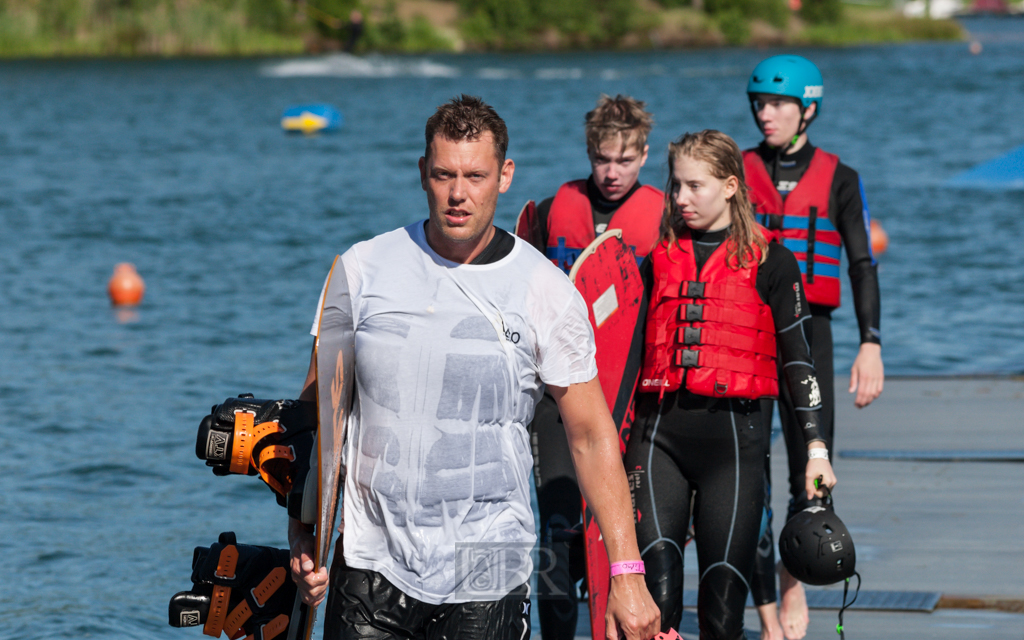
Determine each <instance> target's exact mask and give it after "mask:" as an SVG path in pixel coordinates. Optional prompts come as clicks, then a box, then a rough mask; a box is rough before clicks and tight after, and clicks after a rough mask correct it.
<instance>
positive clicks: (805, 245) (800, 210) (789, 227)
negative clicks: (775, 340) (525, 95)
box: [743, 149, 843, 308]
mask: <svg viewBox="0 0 1024 640" xmlns="http://www.w3.org/2000/svg"><path fill="white" fill-rule="evenodd" d="M838 164H839V157H838V156H835V155H833V154H831V153H827V152H825V151H822V150H821V149H815V150H814V155H813V156H812V157H811V163H810V165H808V167H807V171H806V172H805V173H804V175H803V177H802V178H800V181H799V182H798V183H797V185H796V188H795V189H793V190H792V191H790V192H789V195H787V196H786V199H785V200H783V199H782V195H780V194H779V192H778V190H777V189H776V188H775V185H774V184H772V179H771V177H770V176H769V175H768V171H767V169H765V166H764V161H763V160H761V156H759V155H758V154H757V152H756V151H754V150H753V149H748V150H747V151H744V152H743V168H744V169H745V170H746V173H747V186H748V187H749V188H750V201H751V202H752V203H753V204H754V208H755V210H756V218H757V221H758V222H759V223H761V224H762V225H764V226H765V227H767V228H768V233H769V234H770V236H769V237H770V238H772V239H774V240H777V241H778V242H780V243H782V245H783V246H784V247H786V248H787V249H789V250H790V251H792V252H793V254H794V255H796V260H797V263H799V265H800V273H801V275H802V276H803V281H804V291H805V292H806V294H807V301H808V302H810V303H811V304H820V305H823V306H826V307H833V308H835V307H838V306H839V254H840V252H841V250H842V246H843V243H842V237H841V236H840V235H839V232H838V231H837V230H836V228H835V227H834V226H833V225H832V222H831V221H830V220H829V219H828V201H829V194H830V193H831V192H832V179H833V177H834V176H835V173H836V166H837V165H838Z"/></svg>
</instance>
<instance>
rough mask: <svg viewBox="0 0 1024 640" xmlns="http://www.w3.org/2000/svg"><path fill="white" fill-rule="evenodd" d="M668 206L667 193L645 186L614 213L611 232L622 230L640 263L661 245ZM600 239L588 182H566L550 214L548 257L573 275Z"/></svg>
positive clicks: (610, 226)
mask: <svg viewBox="0 0 1024 640" xmlns="http://www.w3.org/2000/svg"><path fill="white" fill-rule="evenodd" d="M664 207H665V194H664V193H662V192H661V191H660V190H659V189H655V188H654V187H649V186H647V185H643V186H641V187H640V188H639V189H637V190H636V191H635V192H634V193H633V195H631V196H629V199H628V200H626V201H625V202H623V203H622V204H621V205H620V206H619V208H618V209H617V210H616V211H615V213H614V214H612V219H611V221H610V222H609V223H608V229H622V241H623V242H625V243H626V246H628V247H629V248H630V249H632V250H633V253H634V254H635V255H636V259H637V262H638V263H639V262H642V261H643V259H644V257H645V256H646V255H647V254H648V253H650V252H651V249H653V248H654V245H655V244H656V243H657V242H658V235H659V227H660V226H661V212H662V210H663V209H664ZM596 237H597V234H596V233H595V232H594V214H593V211H592V210H591V208H590V198H589V197H588V196H587V181H586V180H575V181H573V182H566V183H565V184H563V185H562V186H561V188H559V189H558V193H556V194H555V199H554V201H553V202H552V203H551V209H550V212H549V213H548V246H547V251H546V252H545V255H547V257H548V259H550V260H551V262H553V263H554V264H555V266H556V267H558V268H559V269H561V270H562V271H565V272H566V273H569V270H570V269H572V265H573V263H574V262H576V258H578V257H579V255H580V254H581V253H583V250H584V249H586V248H587V246H588V245H589V244H590V243H591V242H593V241H594V239H595V238H596Z"/></svg>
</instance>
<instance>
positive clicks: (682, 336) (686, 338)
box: [676, 327, 701, 344]
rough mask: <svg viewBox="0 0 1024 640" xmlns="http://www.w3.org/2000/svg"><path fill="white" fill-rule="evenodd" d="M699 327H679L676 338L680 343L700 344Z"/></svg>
mask: <svg viewBox="0 0 1024 640" xmlns="http://www.w3.org/2000/svg"><path fill="white" fill-rule="evenodd" d="M700 332H701V329H700V327H680V328H679V334H678V336H677V338H676V339H677V340H678V341H679V343H680V344H701V342H700Z"/></svg>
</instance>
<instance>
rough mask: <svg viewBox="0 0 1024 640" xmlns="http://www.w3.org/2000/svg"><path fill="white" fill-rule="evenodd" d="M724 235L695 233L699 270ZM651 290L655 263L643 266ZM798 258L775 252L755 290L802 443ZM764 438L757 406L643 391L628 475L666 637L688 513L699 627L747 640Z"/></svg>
mask: <svg viewBox="0 0 1024 640" xmlns="http://www.w3.org/2000/svg"><path fill="white" fill-rule="evenodd" d="M727 235H728V230H727V229H726V230H722V231H716V232H712V233H699V232H694V233H693V246H694V250H695V253H696V256H695V257H696V259H697V267H698V269H700V268H701V267H703V265H704V263H705V261H706V260H707V258H708V256H709V255H710V254H711V253H712V251H714V249H715V248H717V247H718V246H719V245H720V244H721V243H722V241H723V240H725V238H726V237H727ZM641 272H642V274H643V276H644V283H645V289H646V290H647V292H648V295H649V292H650V291H651V290H652V288H653V283H654V273H653V266H652V262H651V261H650V260H649V259H648V260H645V261H644V263H643V265H642V266H641ZM799 282H800V270H799V267H798V266H797V262H796V258H794V257H793V254H792V253H791V252H790V251H789V250H788V249H786V248H784V247H782V246H780V245H777V244H772V245H770V246H769V249H768V255H767V258H766V259H765V261H764V263H762V264H761V265H760V266H759V267H758V271H757V283H756V287H757V292H758V294H759V295H760V296H761V299H762V300H763V301H764V302H765V303H766V304H767V305H768V306H769V307H770V308H771V312H772V317H773V319H774V321H775V327H776V339H777V342H778V345H779V351H780V355H781V358H782V369H783V371H784V372H785V378H784V379H783V380H780V383H779V386H780V387H786V386H788V388H789V390H790V393H791V395H792V396H793V397H794V398H796V399H797V406H798V407H799V409H800V410H801V411H800V412H801V416H802V419H803V422H804V428H803V429H802V431H803V434H802V436H801V437H802V439H803V441H804V442H805V446H806V443H808V442H812V441H815V440H820V434H819V433H818V428H817V425H818V415H819V414H820V405H817V404H812V398H813V396H814V394H815V391H816V387H817V383H816V382H815V381H814V376H815V372H814V366H813V362H812V360H811V354H810V346H809V344H808V340H807V336H806V334H805V330H806V328H807V325H808V324H809V321H810V315H809V312H808V309H807V300H806V298H805V297H804V293H803V287H802V286H794V284H796V283H799ZM766 434H767V430H766V428H765V426H764V424H763V421H762V413H761V404H760V402H759V401H757V400H738V399H726V398H710V397H707V396H699V395H696V394H693V393H691V392H689V391H687V390H686V389H685V388H684V389H680V390H678V391H676V392H672V393H666V394H665V396H664V398H663V399H662V400H661V402H660V403H659V395H658V394H657V393H640V394H639V396H638V399H637V417H636V421H635V422H634V424H633V429H632V432H631V434H630V439H629V444H628V447H627V450H626V458H625V467H626V474H627V476H628V477H629V486H630V491H631V493H632V497H633V505H634V508H635V513H634V517H635V519H636V530H637V539H638V542H639V544H640V552H641V557H642V559H643V561H644V563H645V565H646V570H647V575H646V578H647V587H648V589H649V590H650V592H651V595H652V596H653V597H654V601H655V602H656V603H657V604H658V606H659V607H660V609H661V624H662V630H663V631H664V630H667V629H668V628H669V627H677V626H678V625H679V622H680V620H681V619H682V612H683V547H684V545H685V544H686V533H687V529H688V528H689V523H690V517H691V507H692V516H693V527H694V534H695V537H696V543H697V560H698V565H699V571H700V581H699V585H698V587H697V589H698V614H697V615H698V620H699V623H700V635H701V638H704V639H705V640H735V639H738V638H742V637H743V609H744V606H745V602H746V599H747V592H748V591H749V580H750V575H751V572H752V571H753V568H754V557H755V544H756V542H757V539H758V536H759V533H760V526H761V517H762V512H763V505H764V458H765V456H766V455H767V450H768V444H769V443H768V438H767V437H766Z"/></svg>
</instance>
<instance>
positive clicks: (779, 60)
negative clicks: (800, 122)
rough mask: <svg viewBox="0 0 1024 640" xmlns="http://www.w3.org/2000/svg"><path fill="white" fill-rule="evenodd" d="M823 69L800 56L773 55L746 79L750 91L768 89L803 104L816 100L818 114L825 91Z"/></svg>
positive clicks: (767, 90)
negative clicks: (819, 69) (820, 69)
mask: <svg viewBox="0 0 1024 640" xmlns="http://www.w3.org/2000/svg"><path fill="white" fill-rule="evenodd" d="M823 85H824V83H823V82H822V79H821V72H820V71H818V67H816V66H814V63H813V62H811V61H810V60H808V59H807V58H802V57H800V56H772V57H771V58H767V59H765V60H762V61H761V62H760V64H758V65H757V66H756V67H754V72H753V73H751V74H750V80H749V81H748V82H747V95H749V96H750V97H751V99H753V96H754V94H758V93H767V94H771V95H777V96H790V97H792V98H796V99H797V100H800V103H801V104H802V105H803V108H804V109H806V108H808V107H809V106H811V103H812V102H813V103H816V104H817V105H818V106H817V108H816V109H815V112H816V113H815V115H818V114H820V113H821V98H822V94H823Z"/></svg>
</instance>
